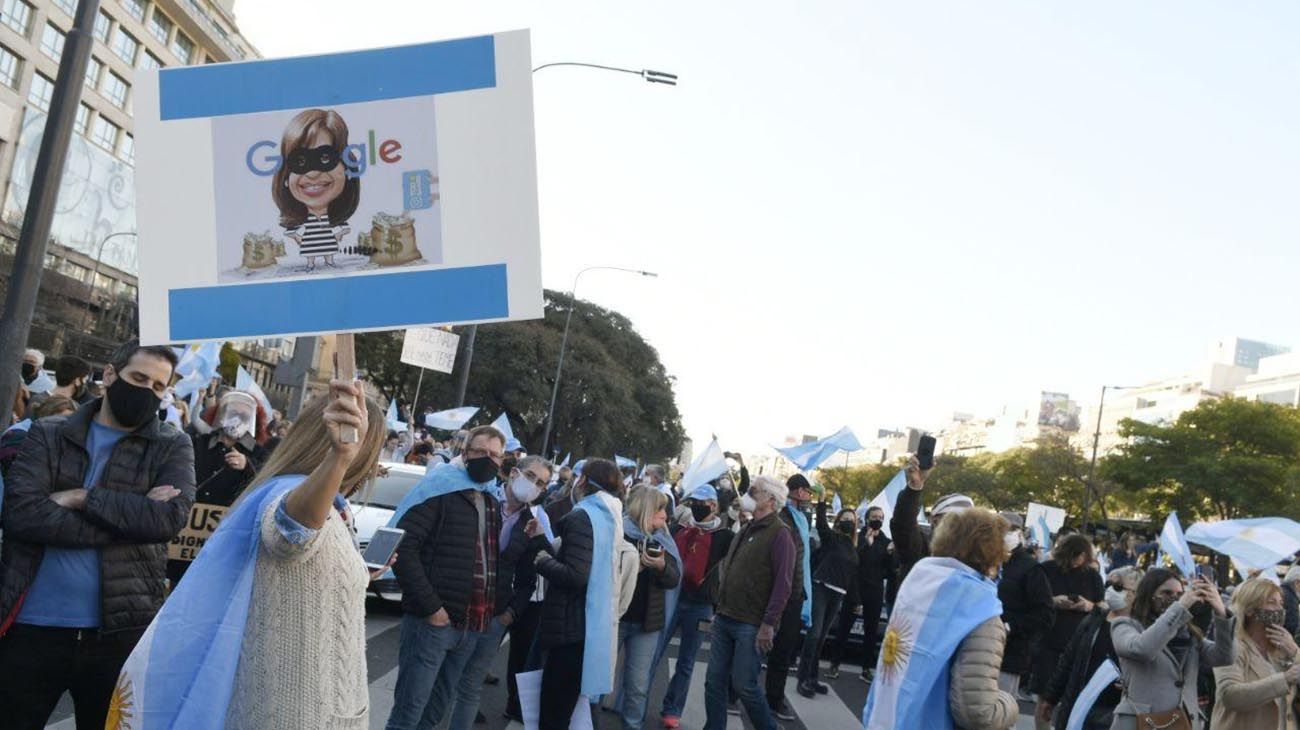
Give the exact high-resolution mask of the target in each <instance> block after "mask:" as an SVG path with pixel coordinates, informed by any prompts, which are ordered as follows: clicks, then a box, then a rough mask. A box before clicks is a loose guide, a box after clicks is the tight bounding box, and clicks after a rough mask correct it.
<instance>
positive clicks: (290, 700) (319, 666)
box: [108, 380, 385, 730]
mask: <svg viewBox="0 0 1300 730" xmlns="http://www.w3.org/2000/svg"><path fill="white" fill-rule="evenodd" d="M346 427H350V428H352V429H355V431H356V434H357V438H356V439H349V440H346V441H345V440H344V438H343V437H342V435H341V431H342V429H344V428H346ZM384 435H385V431H384V414H383V410H382V409H380V408H379V406H378V405H377V404H375V403H374V402H372V401H368V400H367V399H366V398H365V396H364V395H362V390H361V385H360V384H359V383H355V382H351V381H338V380H336V381H333V382H332V383H331V396H330V397H328V398H318V399H316V400H315V401H313V402H312V403H310V404H309V405H308V406H307V407H306V408H305V409H304V410H303V412H302V414H301V415H300V417H299V419H298V421H297V426H296V427H295V428H294V429H293V430H292V431H291V432H290V434H289V436H288V438H286V439H285V440H284V442H282V443H281V444H280V446H279V447H278V448H277V449H276V450H275V452H274V453H273V454H272V455H271V457H270V459H268V460H267V462H266V464H265V465H264V466H263V467H262V470H261V472H260V473H259V475H258V478H257V481H255V482H254V483H253V484H252V485H250V486H249V488H248V489H247V490H246V491H245V492H244V495H243V496H242V497H241V498H240V500H239V501H238V502H236V503H235V506H234V507H233V508H232V509H231V510H230V512H229V514H227V515H226V516H225V517H224V519H222V521H221V526H220V527H219V528H217V530H216V532H215V533H213V536H212V538H211V539H209V540H208V542H207V544H206V545H204V548H203V551H202V552H200V553H199V556H198V558H197V559H196V560H195V561H194V563H193V564H192V565H191V566H190V569H189V572H188V573H187V577H186V579H185V580H183V581H181V582H180V584H179V585H178V586H177V587H176V590H175V591H173V593H172V594H171V596H170V597H169V598H168V600H167V603H166V604H164V606H163V608H162V610H161V611H160V612H159V614H158V617H157V618H156V619H155V620H154V623H153V624H151V625H150V627H149V630H148V631H147V632H146V634H145V635H144V637H142V638H141V640H140V643H139V644H137V646H136V649H135V651H134V652H133V653H132V655H131V657H130V658H129V659H128V660H127V664H126V666H125V667H124V668H123V673H122V677H121V678H120V679H119V682H118V689H117V691H116V693H115V696H114V700H113V703H114V708H116V711H117V712H116V715H114V712H113V710H110V715H109V723H108V727H109V728H117V727H127V726H132V727H133V726H134V724H133V723H131V722H130V718H132V717H133V716H134V717H137V718H139V717H144V718H145V719H147V720H149V721H150V724H151V725H152V724H153V721H155V720H156V721H157V724H158V725H159V726H166V727H172V726H189V725H188V724H187V723H189V722H190V721H191V720H192V719H193V718H196V717H202V718H208V719H209V721H211V720H212V719H213V718H222V717H224V718H225V724H224V727H226V728H231V729H238V728H259V729H262V730H317V729H319V728H328V729H330V730H335V729H340V730H341V729H344V728H356V729H357V730H361V729H362V728H366V727H368V726H369V722H368V692H367V683H366V656H365V591H366V586H367V584H368V582H369V580H370V579H371V577H372V576H371V575H370V574H369V573H368V572H367V571H366V566H365V564H364V563H363V562H362V560H361V555H360V554H359V552H358V551H357V548H356V543H355V542H354V540H353V534H352V531H351V528H350V526H349V522H350V518H349V517H348V508H347V500H346V497H347V495H349V494H352V493H353V492H355V491H356V490H357V489H358V488H360V487H361V486H362V484H364V483H365V482H366V481H367V480H369V478H370V477H371V475H372V474H374V470H375V464H376V462H377V460H378V458H379V451H380V449H381V448H382V446H383V441H384ZM142 685H147V689H141V691H140V692H139V693H138V694H137V693H136V692H135V689H136V688H141V687H142ZM141 702H143V706H136V705H137V703H141ZM182 718H188V719H182ZM209 725H211V726H216V725H215V723H213V722H209V724H207V725H204V727H207V726H209Z"/></svg>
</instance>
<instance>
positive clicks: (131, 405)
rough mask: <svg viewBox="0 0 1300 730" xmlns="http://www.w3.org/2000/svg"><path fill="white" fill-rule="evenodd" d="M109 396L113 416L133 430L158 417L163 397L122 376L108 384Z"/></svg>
mask: <svg viewBox="0 0 1300 730" xmlns="http://www.w3.org/2000/svg"><path fill="white" fill-rule="evenodd" d="M107 398H108V407H109V408H111V409H112V410H113V418H116V419H117V422H118V423H120V424H122V425H123V426H125V427H126V428H129V429H132V430H135V429H137V428H139V427H141V426H143V425H144V424H145V423H146V422H148V421H149V419H150V418H154V417H156V416H157V414H158V407H159V406H160V405H162V398H159V397H158V395H157V394H156V393H154V392H153V391H152V390H150V389H149V388H142V387H140V386H138V385H132V384H130V383H128V382H126V379H125V378H121V377H119V378H117V379H116V380H114V381H113V384H112V385H110V386H108V391H107Z"/></svg>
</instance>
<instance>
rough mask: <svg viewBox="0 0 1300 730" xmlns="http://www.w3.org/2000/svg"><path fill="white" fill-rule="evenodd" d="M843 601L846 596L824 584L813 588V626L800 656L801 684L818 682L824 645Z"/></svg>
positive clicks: (804, 641)
mask: <svg viewBox="0 0 1300 730" xmlns="http://www.w3.org/2000/svg"><path fill="white" fill-rule="evenodd" d="M843 600H844V594H842V593H837V592H835V591H833V590H831V589H829V588H827V587H826V586H825V585H824V584H822V583H818V584H816V585H814V586H813V602H812V620H813V624H812V629H810V630H809V631H808V636H807V638H805V639H804V640H803V654H801V655H800V656H799V683H800V684H803V683H804V682H816V681H817V674H818V671H819V670H820V669H821V661H820V660H821V653H822V644H823V643H824V642H825V641H826V634H828V633H830V630H831V621H833V620H834V619H835V616H836V614H838V613H839V610H840V601H843Z"/></svg>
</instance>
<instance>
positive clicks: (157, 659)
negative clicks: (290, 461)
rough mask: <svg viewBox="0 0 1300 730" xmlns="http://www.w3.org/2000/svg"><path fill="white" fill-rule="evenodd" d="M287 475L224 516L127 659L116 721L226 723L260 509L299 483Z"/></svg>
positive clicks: (211, 727) (160, 725)
mask: <svg viewBox="0 0 1300 730" xmlns="http://www.w3.org/2000/svg"><path fill="white" fill-rule="evenodd" d="M305 478H306V477H305V476H303V475H301V474H287V475H282V476H278V477H275V478H273V479H270V480H268V481H267V482H266V483H265V484H263V485H261V486H259V487H256V488H255V489H254V490H253V491H252V492H251V493H249V494H248V495H247V497H246V498H245V499H244V501H243V502H241V503H239V504H238V505H237V506H236V507H235V508H234V509H232V510H231V511H230V512H229V513H227V514H226V516H225V517H224V518H223V519H222V520H221V524H220V525H219V526H218V527H217V530H216V532H214V533H213V534H212V537H211V538H209V539H208V541H207V543H206V544H205V545H204V546H203V550H201V551H200V552H199V556H198V557H197V558H195V560H194V562H193V563H191V564H190V568H189V572H188V573H186V575H187V576H189V580H183V581H181V582H180V583H178V584H177V585H176V588H175V590H173V591H172V593H171V595H170V596H168V598H167V601H166V603H164V604H163V606H162V609H161V610H159V611H158V614H157V615H156V616H154V619H153V621H152V622H151V623H150V624H149V628H148V629H146V630H145V632H144V635H143V636H141V637H140V640H139V642H137V643H136V645H135V649H133V650H132V651H131V656H130V657H128V658H127V660H126V664H124V665H123V666H122V672H121V675H120V676H119V677H118V680H117V686H116V687H115V688H114V690H113V697H112V700H111V702H112V704H113V706H114V707H117V708H118V709H119V712H120V713H121V717H123V718H130V719H129V720H128V721H124V722H122V723H121V724H119V725H118V726H117V727H119V728H130V729H131V730H170V728H177V727H184V728H191V729H193V730H221V728H222V727H224V726H225V724H226V709H227V707H228V706H229V704H230V696H231V693H232V692H233V690H234V682H235V670H236V668H237V667H238V666H239V653H240V649H241V646H242V644H243V639H244V626H245V624H246V623H247V622H248V609H249V604H250V602H251V600H252V596H253V575H254V572H255V570H256V566H257V550H258V546H259V545H260V544H261V524H262V515H263V514H264V513H265V511H266V510H267V509H268V508H270V506H271V505H272V504H273V503H274V501H275V499H276V498H277V497H279V496H280V495H282V494H284V493H286V492H288V491H289V490H291V489H293V488H294V487H296V486H298V485H299V484H301V483H302V481H303V480H304V479H305Z"/></svg>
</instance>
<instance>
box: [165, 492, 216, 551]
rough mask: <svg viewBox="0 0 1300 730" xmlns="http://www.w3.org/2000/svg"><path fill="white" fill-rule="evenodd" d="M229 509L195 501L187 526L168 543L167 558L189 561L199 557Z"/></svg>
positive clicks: (186, 522)
mask: <svg viewBox="0 0 1300 730" xmlns="http://www.w3.org/2000/svg"><path fill="white" fill-rule="evenodd" d="M229 509H230V508H229V507H227V506H225V505H222V504H204V503H203V502H195V503H194V506H193V507H191V508H190V517H189V519H188V520H186V521H185V526H184V527H182V528H181V531H180V532H178V533H176V537H173V538H172V541H171V542H170V543H168V544H167V559H168V560H183V561H185V562H187V563H188V562H192V561H193V560H194V558H197V557H198V556H199V550H201V549H203V545H204V543H206V542H207V541H208V538H210V537H212V533H213V532H216V530H217V525H218V524H220V523H221V517H222V516H223V515H225V514H226V510H229Z"/></svg>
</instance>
